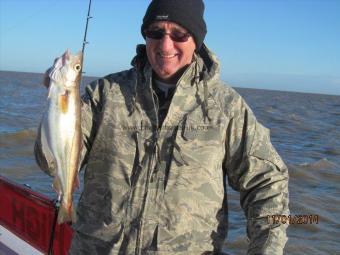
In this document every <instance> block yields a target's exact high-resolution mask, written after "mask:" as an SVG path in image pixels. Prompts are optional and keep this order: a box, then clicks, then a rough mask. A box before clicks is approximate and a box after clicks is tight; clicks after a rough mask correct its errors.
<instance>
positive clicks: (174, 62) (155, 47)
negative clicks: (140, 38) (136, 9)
mask: <svg viewBox="0 0 340 255" xmlns="http://www.w3.org/2000/svg"><path fill="white" fill-rule="evenodd" d="M148 30H149V31H154V30H164V31H165V33H177V34H178V33H179V34H180V33H187V30H186V29H184V28H183V27H181V26H179V25H177V24H176V23H173V22H168V21H158V22H154V23H152V24H151V25H150V26H149V28H148ZM195 48H196V45H195V41H194V39H193V37H192V36H189V38H188V40H187V41H185V42H176V41H174V40H172V39H171V38H170V35H169V34H165V35H164V36H163V37H162V38H161V39H152V38H149V37H148V36H147V37H146V52H147V55H148V60H149V62H150V64H151V66H152V69H153V71H154V72H155V74H156V76H157V78H158V79H159V80H161V81H163V82H167V83H176V82H177V80H178V79H179V77H180V76H181V75H182V73H183V71H184V70H185V67H186V66H188V65H189V64H190V63H191V62H192V58H193V54H194V51H195Z"/></svg>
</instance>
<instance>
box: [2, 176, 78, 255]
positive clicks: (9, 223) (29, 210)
mask: <svg viewBox="0 0 340 255" xmlns="http://www.w3.org/2000/svg"><path fill="white" fill-rule="evenodd" d="M56 214H57V209H56V206H55V204H54V202H53V201H52V200H51V199H50V198H48V197H47V196H44V195H42V194H39V193H37V192H35V191H33V190H31V189H30V188H27V187H25V186H23V185H18V184H16V183H14V182H12V181H10V180H8V179H6V178H4V177H2V176H0V225H2V226H3V227H5V228H6V229H8V230H9V231H11V232H12V233H13V234H15V235H16V236H18V237H19V238H20V239H22V240H24V241H25V242H27V243H28V244H30V245H31V246H33V247H34V248H36V249H37V250H39V251H41V252H42V253H44V254H55V255H64V254H67V251H68V250H69V247H70V244H71V239H72V233H73V230H72V228H71V227H70V226H69V225H68V224H62V225H58V224H55V219H56Z"/></svg>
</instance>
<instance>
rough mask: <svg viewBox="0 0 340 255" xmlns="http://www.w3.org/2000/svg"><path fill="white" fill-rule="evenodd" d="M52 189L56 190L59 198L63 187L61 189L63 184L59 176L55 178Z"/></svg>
mask: <svg viewBox="0 0 340 255" xmlns="http://www.w3.org/2000/svg"><path fill="white" fill-rule="evenodd" d="M52 187H53V189H54V190H55V192H56V193H57V194H58V196H61V194H62V187H61V182H60V179H59V177H58V176H55V177H54V179H53V184H52Z"/></svg>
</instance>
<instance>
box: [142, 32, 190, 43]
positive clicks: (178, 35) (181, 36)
mask: <svg viewBox="0 0 340 255" xmlns="http://www.w3.org/2000/svg"><path fill="white" fill-rule="evenodd" d="M144 33H145V36H146V37H148V38H151V39H155V40H160V39H162V38H163V37H164V36H165V35H169V36H170V38H171V40H173V41H174V42H186V41H188V39H189V37H190V36H191V35H190V33H185V32H180V31H176V30H174V31H171V32H170V33H166V32H165V30H164V29H155V30H145V31H144Z"/></svg>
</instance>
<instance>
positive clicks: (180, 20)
mask: <svg viewBox="0 0 340 255" xmlns="http://www.w3.org/2000/svg"><path fill="white" fill-rule="evenodd" d="M203 13H204V3H203V1H202V0H153V1H152V2H151V3H150V5H149V7H148V9H147V10H146V13H145V16H144V18H143V24H142V27H141V32H142V35H143V37H144V39H145V33H144V31H145V29H147V28H148V26H149V25H150V24H151V23H153V22H155V21H172V22H174V23H176V24H178V25H180V26H182V27H184V28H185V29H187V30H188V31H189V32H190V34H191V35H192V36H193V37H194V40H195V43H196V50H199V49H200V48H201V46H202V43H203V40H204V37H205V35H206V33H207V27H206V24H205V22H204V19H203Z"/></svg>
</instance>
